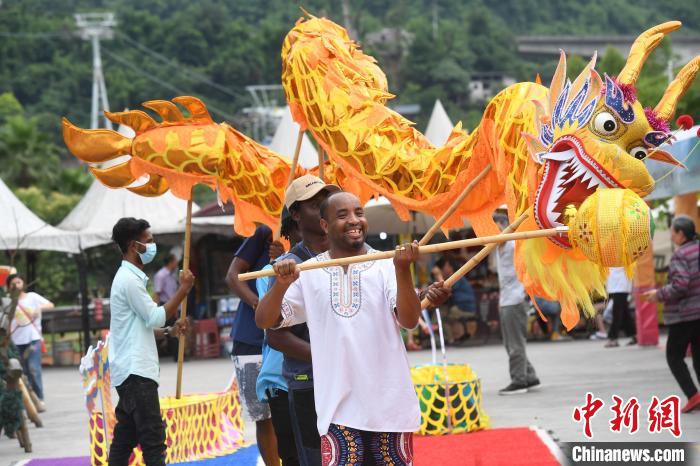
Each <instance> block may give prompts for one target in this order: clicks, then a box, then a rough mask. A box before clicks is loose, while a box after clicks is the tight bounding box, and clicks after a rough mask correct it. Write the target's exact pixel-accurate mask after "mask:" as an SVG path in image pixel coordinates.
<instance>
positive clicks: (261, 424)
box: [226, 225, 284, 466]
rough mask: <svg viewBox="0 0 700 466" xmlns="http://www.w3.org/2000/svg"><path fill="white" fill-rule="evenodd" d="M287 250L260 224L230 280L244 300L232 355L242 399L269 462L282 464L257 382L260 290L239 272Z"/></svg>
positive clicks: (237, 259)
mask: <svg viewBox="0 0 700 466" xmlns="http://www.w3.org/2000/svg"><path fill="white" fill-rule="evenodd" d="M282 252H284V248H283V246H282V244H281V243H280V242H279V241H275V242H273V241H272V230H271V229H270V227H268V226H267V225H260V226H258V228H256V229H255V233H254V234H253V236H251V237H250V238H246V239H245V241H243V244H242V245H241V247H240V248H238V251H236V254H235V256H234V258H233V261H231V265H230V266H229V269H228V272H227V274H226V283H227V284H228V286H229V288H231V290H232V291H233V292H234V293H236V295H238V297H239V298H240V300H241V301H240V304H239V305H238V310H237V312H236V317H235V320H234V322H233V328H232V329H231V339H232V340H233V350H232V352H231V357H232V359H233V364H234V367H235V371H236V378H237V379H238V386H239V388H240V393H241V402H242V403H243V406H245V408H246V410H247V411H248V415H249V416H250V418H251V419H252V420H253V422H255V437H256V439H257V443H258V449H259V450H260V456H262V458H263V461H264V462H265V464H266V465H267V466H272V465H275V466H277V465H279V463H280V458H279V455H278V453H277V439H276V437H275V430H274V426H273V425H272V420H271V414H270V406H269V405H268V404H267V403H263V402H261V401H260V400H258V395H257V393H256V390H255V384H256V381H257V379H258V375H259V374H260V369H261V367H262V344H263V337H264V333H263V331H262V330H261V329H259V328H258V327H257V326H256V325H255V308H256V307H257V306H258V290H257V288H256V286H255V280H249V281H247V282H242V281H240V280H239V279H238V275H239V274H241V273H246V272H256V271H258V270H261V269H262V268H263V267H265V266H266V265H267V264H269V263H270V260H271V259H274V258H276V257H278V256H279V254H281V253H282Z"/></svg>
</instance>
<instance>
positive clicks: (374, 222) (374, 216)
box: [365, 196, 435, 235]
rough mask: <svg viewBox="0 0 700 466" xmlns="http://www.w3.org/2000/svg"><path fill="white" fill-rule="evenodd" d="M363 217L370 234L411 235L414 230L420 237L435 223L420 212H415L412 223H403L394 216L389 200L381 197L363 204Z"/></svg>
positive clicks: (394, 212)
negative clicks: (365, 219)
mask: <svg viewBox="0 0 700 466" xmlns="http://www.w3.org/2000/svg"><path fill="white" fill-rule="evenodd" d="M365 217H366V218H367V224H368V226H369V230H368V233H370V234H379V233H387V234H389V235H398V234H411V233H413V231H414V229H415V232H416V233H417V234H419V235H422V234H424V233H425V232H427V231H428V230H429V229H430V227H431V226H433V224H434V223H435V220H434V219H433V218H432V217H431V216H430V215H427V214H424V213H422V212H416V214H415V216H414V220H413V221H412V222H404V221H403V220H401V219H400V218H399V216H398V215H397V214H396V211H395V210H394V208H393V207H392V206H391V203H390V202H389V200H388V199H387V198H385V197H383V196H380V197H379V198H377V199H371V200H370V201H369V202H368V203H367V204H365Z"/></svg>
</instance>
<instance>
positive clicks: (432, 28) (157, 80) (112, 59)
mask: <svg viewBox="0 0 700 466" xmlns="http://www.w3.org/2000/svg"><path fill="white" fill-rule="evenodd" d="M344 1H345V2H346V3H347V4H348V6H349V10H350V20H351V22H352V25H353V27H354V29H355V30H356V31H358V33H359V36H360V37H359V39H360V42H363V40H364V38H365V37H366V35H367V34H369V33H372V32H375V31H378V30H380V29H382V28H386V27H394V28H401V29H403V30H405V31H407V32H409V33H410V34H412V35H413V37H414V40H413V42H412V44H411V45H410V50H409V52H408V53H398V54H394V55H395V56H392V57H383V56H382V55H381V54H379V53H377V56H378V57H379V58H380V66H382V68H383V69H384V70H385V71H386V72H387V75H388V76H389V79H390V83H389V85H390V88H391V90H392V92H393V93H395V94H396V95H397V96H398V99H397V102H399V101H400V102H401V103H420V104H421V106H422V113H421V115H419V117H418V121H419V122H421V123H423V122H425V120H426V118H427V115H428V112H429V111H430V109H431V108H432V103H433V101H434V99H435V98H440V99H442V101H443V103H444V104H445V105H446V107H447V108H448V111H449V112H450V115H451V116H452V118H453V119H455V120H456V119H458V118H463V117H465V116H466V115H467V114H469V113H470V112H472V111H474V110H478V109H481V108H482V107H483V105H482V104H481V103H470V102H469V100H468V98H467V96H468V92H467V85H468V82H469V79H470V77H472V76H473V75H474V73H475V72H484V71H497V72H505V73H507V74H510V75H512V76H515V77H516V78H517V79H518V80H532V79H534V76H535V74H536V73H540V75H541V76H542V78H543V80H544V81H545V82H546V81H547V80H548V78H549V76H550V74H551V71H552V70H553V69H554V64H555V63H554V61H553V60H550V59H543V60H540V61H539V62H538V61H533V60H524V59H523V58H522V57H520V56H518V55H517V53H516V42H515V38H516V36H518V35H528V34H566V35H592V34H605V35H620V34H637V33H639V32H641V31H643V30H644V29H645V28H647V27H649V26H652V25H654V24H658V23H660V22H662V21H666V20H669V19H682V20H683V22H684V32H681V33H680V34H683V33H686V34H688V33H697V31H700V9H699V8H697V7H695V6H693V2H676V1H672V0H656V1H651V0H639V1H637V2H633V3H630V2H628V1H626V0H605V1H603V0H589V1H586V2H571V1H565V0H501V1H499V2H483V1H481V0H466V1H465V0H394V1H392V2H385V1H380V0H353V1H350V0H344ZM342 3H343V2H342V1H338V0H308V1H304V2H303V7H304V8H305V9H306V10H307V11H309V12H311V13H313V14H318V15H327V16H328V17H330V18H331V19H333V20H335V21H336V22H338V23H340V24H342V23H343V19H344V18H343V15H342V8H341V4H342ZM300 5H302V3H300V2H297V1H294V2H289V1H288V0H270V1H267V2H252V1H237V2H217V1H214V0H203V1H198V2H192V1H186V0H153V1H149V2H142V1H137V0H123V1H121V2H104V1H101V0H69V1H64V2H55V1H51V0H21V1H20V0H6V1H4V2H3V4H2V7H1V8H0V31H3V32H7V33H10V34H9V35H7V36H3V37H2V40H0V92H8V91H9V92H12V93H13V94H14V95H15V96H16V98H17V100H18V101H19V102H21V103H22V104H23V105H24V107H25V108H26V111H27V114H28V115H29V116H30V117H32V118H36V120H35V122H36V125H37V126H38V128H39V129H40V130H41V131H42V132H45V133H46V134H47V135H48V136H49V138H50V139H51V140H52V141H54V142H55V143H56V144H57V145H58V146H59V147H60V152H61V153H62V154H63V157H65V158H68V157H69V156H68V154H67V153H66V152H65V150H64V149H63V146H62V144H61V132H60V117H61V116H67V117H69V118H70V119H71V120H73V121H74V122H75V123H77V124H79V125H82V126H85V125H87V123H88V121H89V111H90V97H91V80H92V67H91V58H92V56H91V48H90V44H89V43H87V42H85V41H83V40H80V39H79V38H78V37H77V36H76V35H75V33H74V30H75V26H74V19H73V16H72V15H73V14H74V13H76V12H85V11H104V10H105V9H109V10H110V11H114V12H115V13H116V15H117V20H118V26H117V28H116V34H115V37H114V39H112V40H105V41H103V42H102V50H103V52H104V53H103V60H104V73H105V77H106V82H107V88H108V92H109V98H110V105H111V107H112V109H118V110H121V109H123V108H126V107H129V108H136V107H137V106H138V105H139V104H140V102H142V101H144V100H149V99H155V98H161V99H168V98H172V97H173V96H175V95H177V94H181V93H182V94H193V95H196V96H198V97H201V98H203V99H204V100H205V102H206V103H207V104H209V106H210V108H212V113H213V114H214V116H215V118H217V119H219V120H221V119H225V117H224V115H223V114H222V113H220V112H218V110H216V109H219V110H221V111H222V112H223V113H225V114H226V115H234V116H236V115H240V111H241V110H242V108H243V107H245V106H247V105H249V104H250V103H251V102H250V97H249V95H248V93H247V92H246V91H245V86H246V85H251V84H276V83H279V81H280V71H281V61H280V50H281V44H282V41H283V39H284V35H285V34H286V33H287V31H288V30H289V29H290V28H291V27H292V25H293V24H294V21H295V20H296V19H297V18H299V17H300V16H302V12H301V10H300V9H299V6H300ZM433 12H435V13H436V21H435V22H433ZM677 34H678V33H677ZM366 49H367V50H368V51H370V52H377V50H372V47H366ZM618 55H619V54H618ZM607 57H608V53H606V54H605V55H604V57H603V59H602V60H601V66H600V67H599V68H600V69H603V70H604V71H608V72H611V73H612V74H616V73H617V72H618V71H619V65H620V60H613V58H610V60H612V61H610V63H607V64H606V63H605V60H606V58H607ZM586 58H587V57H586ZM614 58H621V57H619V56H618V57H614ZM606 65H607V66H606ZM605 68H607V69H605ZM647 72H648V70H646V69H645V73H647ZM652 74H653V73H652ZM652 81H654V80H653V79H652ZM212 82H214V83H216V84H218V85H219V86H212V85H211V83H212ZM652 85H654V86H655V84H654V83H652ZM656 93H658V92H656V91H655V92H652V94H656ZM280 103H281V102H280ZM2 107H6V105H3V104H2V99H0V108H2ZM694 108H696V109H697V106H695V107H694ZM14 112H16V110H15V111H13V112H12V113H14ZM3 118H6V117H4V116H3V115H2V114H1V113H0V124H1V122H2V119H3ZM237 118H238V117H236V118H234V121H232V123H233V124H234V125H238V126H241V129H243V130H245V127H243V126H242V121H237Z"/></svg>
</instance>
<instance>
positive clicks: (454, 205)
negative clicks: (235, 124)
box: [418, 165, 491, 246]
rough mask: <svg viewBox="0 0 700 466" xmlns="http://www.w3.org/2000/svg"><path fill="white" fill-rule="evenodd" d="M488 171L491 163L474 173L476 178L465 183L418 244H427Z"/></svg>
mask: <svg viewBox="0 0 700 466" xmlns="http://www.w3.org/2000/svg"><path fill="white" fill-rule="evenodd" d="M489 171H491V165H486V167H485V168H484V169H483V170H481V173H479V174H478V175H476V178H474V179H473V180H471V181H470V182H469V184H468V185H467V187H466V188H464V191H462V194H460V195H459V196H457V199H455V200H454V202H452V205H451V206H450V208H449V209H447V210H446V211H445V213H444V214H442V216H441V217H440V218H439V219H438V220H437V221H436V222H435V225H433V226H432V227H430V230H428V231H427V232H426V233H425V235H423V237H422V238H421V240H420V241H418V244H419V245H420V246H424V245H426V244H428V241H430V240H431V239H432V238H433V235H435V233H437V232H438V230H439V229H440V228H441V227H442V224H443V223H445V220H447V219H448V218H450V216H451V215H452V214H453V213H454V212H455V210H457V207H459V205H460V204H461V203H462V202H463V201H464V199H465V198H466V197H467V196H468V195H469V193H470V192H472V190H473V189H474V188H475V187H476V185H477V184H479V181H481V180H483V179H484V178H485V177H486V175H488V173H489Z"/></svg>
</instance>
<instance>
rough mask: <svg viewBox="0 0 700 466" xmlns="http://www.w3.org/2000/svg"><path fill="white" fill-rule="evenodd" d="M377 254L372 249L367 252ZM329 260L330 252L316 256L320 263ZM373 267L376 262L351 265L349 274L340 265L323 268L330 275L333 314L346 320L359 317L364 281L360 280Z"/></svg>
mask: <svg viewBox="0 0 700 466" xmlns="http://www.w3.org/2000/svg"><path fill="white" fill-rule="evenodd" d="M375 252H377V251H376V250H375V249H372V248H369V249H368V250H367V253H368V254H372V253H375ZM329 259H330V254H329V253H328V251H326V252H324V253H323V254H319V255H318V256H316V260H318V261H324V260H329ZM373 265H374V261H368V262H359V263H357V264H349V265H348V270H347V273H346V272H345V270H344V268H343V266H340V265H336V266H332V267H324V268H323V271H324V272H326V273H327V274H328V280H329V281H330V294H331V295H330V298H331V307H332V308H333V312H335V313H336V314H337V315H339V316H340V317H345V318H351V317H354V316H355V315H357V313H358V312H359V311H360V308H361V307H362V281H361V280H360V278H361V276H362V272H364V271H365V270H368V269H369V268H371V267H372V266H373Z"/></svg>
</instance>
